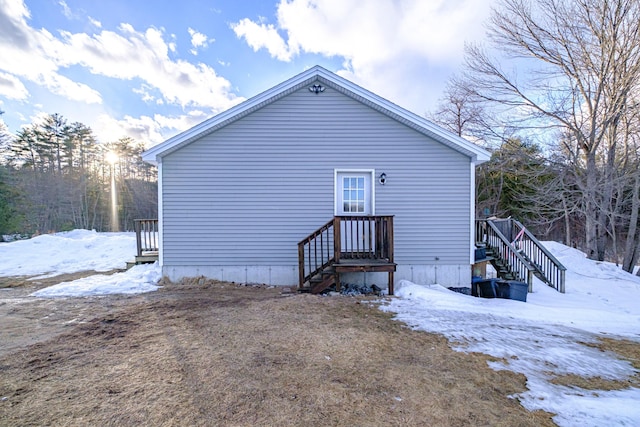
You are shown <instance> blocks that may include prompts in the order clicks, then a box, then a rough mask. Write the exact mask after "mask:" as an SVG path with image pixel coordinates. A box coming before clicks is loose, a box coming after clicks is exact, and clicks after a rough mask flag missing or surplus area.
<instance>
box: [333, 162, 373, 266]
mask: <svg viewBox="0 0 640 427" xmlns="http://www.w3.org/2000/svg"><path fill="white" fill-rule="evenodd" d="M373 174H374V172H373V171H372V170H366V171H337V172H336V188H335V190H336V194H335V203H336V206H335V212H336V215H338V216H351V217H364V216H367V215H373V214H374V200H373V199H374V193H373V192H374V189H373V187H372V184H373ZM374 236H375V224H374V223H373V222H371V221H370V220H368V219H365V218H361V219H358V218H352V219H348V220H347V219H343V220H342V221H341V222H340V241H341V248H342V250H341V252H342V254H343V255H342V257H343V258H364V257H368V256H370V254H371V253H373V251H374V250H375V243H374Z"/></svg>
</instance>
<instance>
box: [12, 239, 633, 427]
mask: <svg viewBox="0 0 640 427" xmlns="http://www.w3.org/2000/svg"><path fill="white" fill-rule="evenodd" d="M545 245H546V246H547V247H548V248H549V250H550V251H551V252H552V253H553V254H554V255H555V256H556V257H557V258H558V259H559V260H560V261H561V262H562V263H563V264H564V265H565V266H566V267H567V269H568V270H567V274H566V293H565V294H560V293H558V292H556V291H555V290H554V289H551V288H549V287H547V286H546V285H544V284H542V283H536V284H535V285H534V292H533V293H530V294H528V296H527V302H526V303H524V302H520V301H512V300H504V299H482V298H475V297H472V296H468V295H463V294H460V293H456V292H451V291H449V290H448V289H446V288H444V287H442V286H439V285H437V284H431V285H426V284H423V285H419V284H415V283H411V282H407V281H402V282H400V283H399V284H398V285H397V286H396V295H397V298H392V299H391V300H390V301H389V303H388V304H386V305H384V306H382V307H381V308H382V309H383V310H386V311H390V312H394V313H396V318H397V319H398V320H400V321H402V322H405V323H406V324H407V325H409V326H411V327H413V328H416V329H420V330H424V331H429V332H435V333H440V334H443V335H444V336H446V337H447V338H448V339H449V340H450V341H451V342H452V343H453V346H454V348H455V349H456V350H458V351H465V352H481V353H485V354H488V355H491V356H493V357H495V358H496V359H497V360H496V361H494V362H491V364H490V366H491V367H492V368H494V369H497V370H500V369H508V370H511V371H515V372H519V373H522V374H524V375H525V376H526V377H527V388H528V391H526V392H524V393H521V394H518V395H516V396H512V397H513V398H516V399H518V400H519V401H520V402H521V403H522V405H523V406H524V407H526V408H527V409H529V410H535V409H543V410H546V411H549V412H553V413H555V414H557V415H556V416H555V417H554V421H555V422H556V423H558V424H559V425H561V426H580V427H586V426H603V425H606V426H639V425H640V405H638V403H637V402H640V390H639V389H637V388H629V389H625V390H616V391H593V390H583V389H580V388H577V387H565V386H560V385H554V384H552V383H551V382H550V380H551V379H552V378H554V377H555V376H559V375H564V374H576V375H580V376H583V377H601V378H604V379H621V380H624V379H626V378H628V377H630V376H631V375H633V374H634V373H635V372H636V371H635V370H634V368H633V367H632V366H631V364H630V363H629V362H627V361H624V360H621V359H619V358H618V357H617V356H616V355H614V354H612V353H606V352H602V351H600V350H598V349H596V348H594V347H592V346H589V345H588V344H589V343H594V342H596V340H597V338H598V337H599V336H609V337H614V338H615V337H621V338H627V339H630V340H634V341H638V342H640V277H637V276H633V275H630V274H627V273H625V272H624V271H622V270H621V269H620V268H618V267H616V266H615V265H613V264H610V263H605V262H600V263H599V262H594V261H591V260H588V259H587V258H586V257H585V255H584V254H583V253H581V252H579V251H577V250H575V249H571V248H568V247H566V246H563V245H560V244H558V243H554V242H545ZM134 255H135V238H134V235H133V233H96V232H92V231H84V230H75V231H71V232H68V233H58V234H53V235H46V236H38V237H35V238H33V239H29V240H24V241H17V242H11V243H2V244H0V276H15V275H46V276H47V277H51V276H55V275H57V274H62V273H72V272H76V271H83V270H97V271H107V270H111V269H114V268H123V267H124V265H125V262H126V261H128V260H131V259H133V256H134ZM160 276H161V273H160V268H159V267H158V265H157V264H152V265H142V266H136V267H134V268H132V269H130V270H128V271H126V272H123V273H116V274H112V275H110V276H107V275H102V274H99V275H94V276H90V277H86V278H84V279H79V280H74V281H72V282H66V283H60V284H58V285H55V286H52V287H49V288H45V289H41V290H39V291H38V292H36V293H34V294H33V295H34V296H37V297H60V296H66V297H69V296H92V295H104V294H111V293H138V292H148V291H152V290H154V289H156V288H157V282H158V280H159V279H160Z"/></svg>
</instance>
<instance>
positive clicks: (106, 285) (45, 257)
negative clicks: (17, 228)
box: [0, 230, 161, 297]
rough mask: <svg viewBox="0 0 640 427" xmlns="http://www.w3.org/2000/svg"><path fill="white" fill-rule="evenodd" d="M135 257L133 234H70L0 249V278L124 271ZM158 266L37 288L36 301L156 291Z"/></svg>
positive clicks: (7, 244)
mask: <svg viewBox="0 0 640 427" xmlns="http://www.w3.org/2000/svg"><path fill="white" fill-rule="evenodd" d="M135 255H136V238H135V234H134V233H97V232H95V231H88V230H74V231H69V232H64V233H56V234H47V235H42V236H37V237H34V238H32V239H28V240H20V241H16V242H11V243H2V244H0V260H2V264H1V265H0V276H36V275H37V277H34V278H33V279H39V278H46V277H55V276H58V275H60V274H65V273H76V272H79V271H87V270H95V271H109V270H113V269H118V268H124V267H125V266H126V263H127V261H130V260H133V259H134V257H135ZM160 278H161V271H160V267H159V266H158V264H157V263H155V264H147V265H138V266H135V267H133V268H131V269H130V270H128V271H125V272H122V273H115V274H112V275H104V274H96V275H93V276H89V277H85V278H82V279H78V280H74V281H71V282H63V283H59V284H57V285H54V286H51V287H48V288H45V289H41V290H39V291H37V292H35V293H33V296H37V297H74V296H94V295H108V294H135V293H142V292H150V291H154V290H156V289H158V286H157V283H158V281H159V280H160Z"/></svg>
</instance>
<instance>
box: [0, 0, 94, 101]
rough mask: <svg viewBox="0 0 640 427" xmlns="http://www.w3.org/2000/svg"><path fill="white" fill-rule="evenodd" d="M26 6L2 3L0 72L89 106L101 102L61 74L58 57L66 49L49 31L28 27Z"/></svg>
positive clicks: (87, 87) (0, 15)
mask: <svg viewBox="0 0 640 427" xmlns="http://www.w3.org/2000/svg"><path fill="white" fill-rule="evenodd" d="M29 17H30V14H29V10H28V9H27V8H26V6H25V5H24V3H22V2H16V1H9V0H0V22H2V24H1V25H0V35H3V36H4V37H0V71H5V72H7V73H9V74H12V75H13V76H15V77H18V78H23V79H25V80H29V81H31V82H34V83H36V84H38V85H41V86H43V87H45V88H47V89H48V90H50V91H51V92H52V93H55V94H58V95H61V96H64V97H66V98H68V99H72V100H76V101H82V102H86V103H89V104H91V103H100V102H102V99H101V96H100V94H99V93H98V92H97V91H96V90H94V89H92V88H90V87H89V86H87V85H86V84H82V83H78V82H73V81H71V80H70V79H68V78H67V77H64V76H63V75H61V74H60V73H59V72H58V70H59V64H58V61H57V56H58V55H61V54H64V46H63V45H61V43H60V42H59V41H58V40H57V39H56V38H55V37H54V36H53V35H52V34H51V33H49V32H48V31H47V30H45V29H41V30H34V29H33V28H31V27H29V25H28V24H27V19H28V18H29Z"/></svg>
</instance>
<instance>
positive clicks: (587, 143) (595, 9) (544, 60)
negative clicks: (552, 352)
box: [464, 0, 640, 260]
mask: <svg viewBox="0 0 640 427" xmlns="http://www.w3.org/2000/svg"><path fill="white" fill-rule="evenodd" d="M639 26H640V2H638V1H637V0H573V1H571V0H531V1H526V0H503V1H501V2H500V4H499V6H498V7H497V8H496V9H494V11H493V14H492V17H491V20H490V24H489V39H490V42H491V44H492V46H493V47H495V48H496V49H497V50H498V51H499V52H501V53H502V54H504V55H505V58H502V59H500V60H497V59H495V58H493V57H491V56H490V55H489V54H488V53H487V52H486V51H485V50H484V49H483V48H481V47H479V46H477V45H470V46H468V47H467V56H466V61H467V70H468V71H467V72H466V74H465V75H464V80H465V82H466V84H465V87H466V88H467V89H468V90H469V91H470V93H471V95H472V96H473V97H474V98H475V99H476V100H480V101H483V102H485V103H487V104H488V105H491V106H493V107H498V108H501V110H502V112H503V113H508V114H510V122H511V125H512V126H519V127H521V128H528V129H531V128H537V129H544V130H545V131H547V132H548V131H550V130H551V131H553V130H557V131H558V134H560V133H563V134H565V135H569V136H570V138H563V139H561V142H562V143H564V144H566V145H567V146H566V147H565V149H566V152H567V153H572V154H573V155H574V156H573V157H572V158H569V160H570V161H571V165H572V169H573V175H574V176H573V178H574V179H575V185H576V186H577V188H578V189H579V191H580V195H581V197H580V199H579V206H576V208H579V210H580V213H581V215H583V217H584V225H585V226H584V244H585V249H586V251H587V253H588V256H589V257H591V258H594V259H600V260H602V259H604V257H605V249H606V247H607V244H608V243H609V239H610V237H611V236H612V235H614V234H615V230H614V226H615V224H616V221H617V219H618V218H619V213H620V212H619V211H617V210H618V209H620V208H622V205H618V204H616V180H617V177H618V176H619V171H618V168H619V167H620V159H619V157H618V156H619V155H620V153H621V152H624V151H625V150H624V149H623V147H621V144H625V143H626V142H627V139H626V138H624V135H623V133H624V131H625V129H624V127H623V126H621V120H623V118H624V117H625V115H627V113H628V111H629V110H630V106H631V105H634V102H635V101H634V97H636V96H637V94H638V90H639V79H640V28H639ZM510 61H513V62H510ZM507 64H514V65H515V66H517V69H518V72H514V71H510V70H508V69H507Z"/></svg>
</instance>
